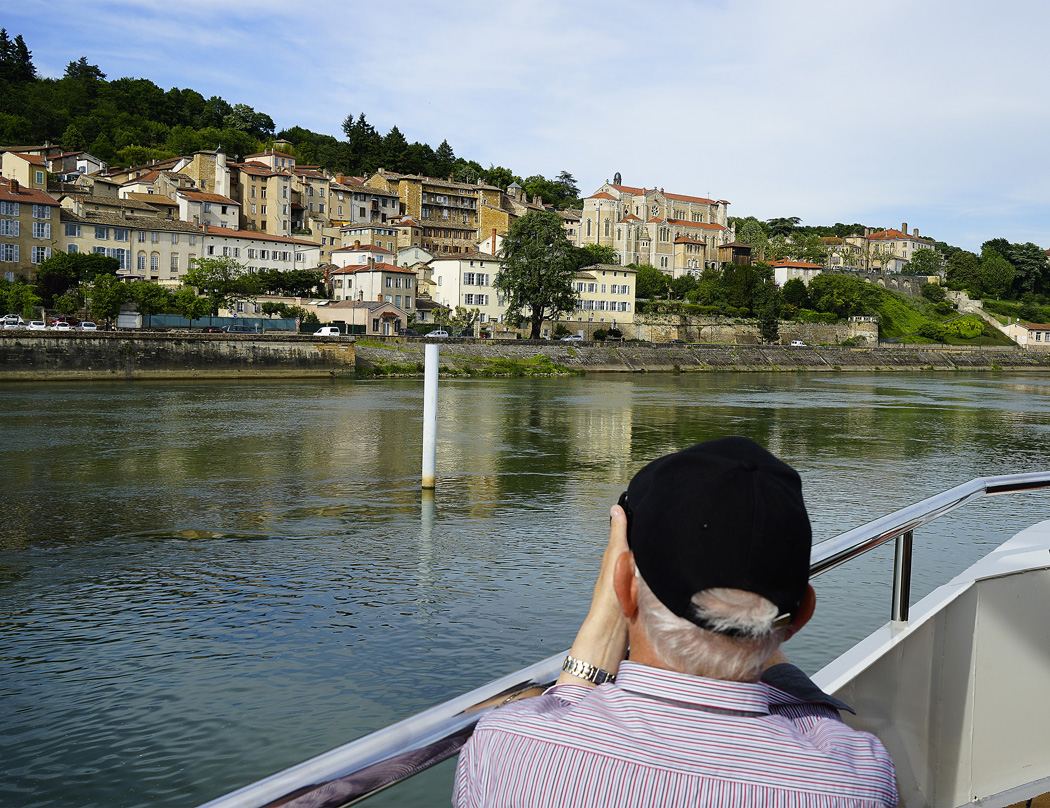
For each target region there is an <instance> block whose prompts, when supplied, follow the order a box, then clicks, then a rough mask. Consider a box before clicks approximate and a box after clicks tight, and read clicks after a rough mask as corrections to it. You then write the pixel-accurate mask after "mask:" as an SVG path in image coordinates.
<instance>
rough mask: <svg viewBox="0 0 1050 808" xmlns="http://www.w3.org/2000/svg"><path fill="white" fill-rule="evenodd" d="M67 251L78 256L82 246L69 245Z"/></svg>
mask: <svg viewBox="0 0 1050 808" xmlns="http://www.w3.org/2000/svg"><path fill="white" fill-rule="evenodd" d="M66 251H67V252H68V253H69V254H70V255H76V254H77V253H78V252H80V246H79V245H77V244H67V245H66Z"/></svg>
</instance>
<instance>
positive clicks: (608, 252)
mask: <svg viewBox="0 0 1050 808" xmlns="http://www.w3.org/2000/svg"><path fill="white" fill-rule="evenodd" d="M575 252H576V265H577V266H579V267H589V266H593V265H594V264H616V263H618V261H617V260H616V250H614V249H613V248H612V247H609V246H603V245H601V244H584V245H583V246H582V247H578V248H576V251H575Z"/></svg>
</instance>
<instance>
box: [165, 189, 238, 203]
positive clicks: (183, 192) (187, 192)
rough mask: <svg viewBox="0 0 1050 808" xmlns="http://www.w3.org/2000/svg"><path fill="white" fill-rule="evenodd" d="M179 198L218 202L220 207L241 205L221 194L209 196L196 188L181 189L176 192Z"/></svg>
mask: <svg viewBox="0 0 1050 808" xmlns="http://www.w3.org/2000/svg"><path fill="white" fill-rule="evenodd" d="M175 193H176V194H177V195H179V196H185V197H187V198H189V199H192V200H193V201H194V202H217V203H219V204H220V205H238V206H239V205H240V204H241V203H240V202H237V201H235V200H233V199H230V198H229V197H228V196H222V195H220V194H209V193H205V192H204V191H198V190H197V189H196V188H180V189H179V190H177V191H176V192H175Z"/></svg>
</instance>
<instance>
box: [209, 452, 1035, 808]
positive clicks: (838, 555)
mask: <svg viewBox="0 0 1050 808" xmlns="http://www.w3.org/2000/svg"><path fill="white" fill-rule="evenodd" d="M1046 487H1050V472H1033V473H1028V474H1006V475H1000V476H996V477H978V478H976V479H973V480H970V481H969V482H966V483H963V484H962V485H957V486H956V487H955V488H951V489H949V490H947V491H943V492H941V493H939V494H935V495H934V496H932V497H929V498H927V499H924V500H922V501H921V502H916V503H915V504H913V505H908V506H907V507H904V508H901V509H900V510H898V511H894V512H893V513H890V514H887V515H886V516H883V517H881V518H879V519H875V520H874V521H872V522H868V523H867V524H864V525H861V526H860V527H855V528H853V529H852V530H847V531H846V532H845V533H842V534H840V535H838V536H836V537H835V538H832V539H828V540H827V541H824V542H821V543H820V544H817V545H815V546H814V547H813V551H812V553H811V555H810V575H811V576H818V575H821V574H823V573H825V572H827V571H828V570H831V569H833V568H835V567H837V566H839V565H840V564H844V563H846V562H847V561H850V560H851V559H854V558H857V557H859V556H861V555H864V554H865V553H868V552H870V551H871V550H873V549H875V548H876V547H879V546H881V545H883V544H886V543H888V542H891V541H893V542H895V543H896V553H895V556H894V573H893V595H892V601H891V606H890V619H891V620H892V621H901V622H903V621H907V619H908V609H909V602H910V590H911V561H912V548H913V544H914V538H913V537H914V531H915V529H916V528H918V527H921V526H922V525H924V524H926V523H928V522H931V521H932V520H934V519H937V518H938V517H940V516H943V515H945V514H947V513H949V512H951V511H954V510H955V509H956V508H960V507H962V506H963V505H966V504H968V503H970V502H973V501H974V500H976V499H979V498H981V497H984V496H988V495H994V494H1010V493H1015V492H1019V491H1031V490H1035V489H1040V488H1046ZM564 658H565V654H564V653H561V654H555V655H554V656H552V657H549V658H547V659H545V660H543V661H541V662H537V663H536V664H534V665H532V666H530V667H528V668H524V669H522V670H520V671H518V672H516V673H512V674H510V675H508V676H504V677H503V678H501V679H497V680H496V681H494V682H490V683H489V684H487V685H484V686H483V687H479V688H477V689H475V690H471V691H470V692H468V693H465V694H463V695H461V696H458V697H456V698H454V699H451V700H449V701H446V702H444V703H443V704H439V705H437V706H435V707H432V708H430V709H429V710H425V711H424V712H422V713H419V714H417V715H414V716H412V717H410V718H406V719H404V720H403V721H399V722H397V723H396V724H392V725H390V726H389V727H385V728H383V729H380V730H377V731H376V732H373V733H371V734H369V735H365V736H364V737H362V738H358V739H357V740H355V741H351V742H349V743H347V744H344V745H343V746H340V747H337V748H335V749H333V750H331V751H329V752H326V753H324V754H322V755H318V756H317V757H315V758H312V759H310V760H308V761H306V762H304V763H300V764H298V765H296V766H293V767H291V768H289V769H285V770H284V771H281V772H278V773H277V774H274V775H271V776H269V777H267V778H265V779H263V780H259V781H258V782H255V783H252V784H251V785H247V786H245V787H243V788H241V789H238V790H237V791H234V792H231V793H230V794H227V795H225V796H223V797H219V798H217V799H215V800H212V801H211V802H208V803H206V804H205V805H204V806H202V807H201V808H265V807H266V806H276V805H281V806H290V807H291V806H294V807H295V808H306V806H309V807H310V808H339V806H344V805H351V804H353V803H355V802H358V801H360V800H363V799H365V798H366V797H369V796H371V795H372V794H375V793H377V792H379V791H381V790H383V789H385V788H387V787H389V786H392V785H395V784H396V783H399V782H401V781H402V780H404V779H406V778H408V777H410V776H412V775H413V774H416V773H418V772H420V771H423V770H424V769H426V768H428V767H430V766H433V765H434V764H436V763H440V762H441V761H443V760H446V759H447V758H449V757H451V756H453V755H455V754H456V753H457V752H458V751H459V749H460V748H461V747H462V745H463V744H464V743H465V742H466V740H467V738H469V737H470V733H471V732H472V731H473V728H474V725H475V724H476V723H477V721H478V719H479V718H481V716H482V715H484V714H485V713H486V712H488V711H489V710H491V709H494V708H496V707H498V706H500V705H501V704H503V703H505V702H506V701H509V700H511V699H513V698H515V697H517V696H519V695H521V694H524V693H527V692H528V691H533V690H534V691H535V692H540V691H541V690H542V689H544V688H546V687H548V686H549V685H551V684H552V683H553V682H554V681H555V679H557V677H558V674H559V673H560V671H561V664H562V661H563V659H564Z"/></svg>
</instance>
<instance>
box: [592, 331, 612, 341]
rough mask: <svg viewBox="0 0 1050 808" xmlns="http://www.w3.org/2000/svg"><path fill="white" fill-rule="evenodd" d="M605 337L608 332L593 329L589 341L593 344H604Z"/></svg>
mask: <svg viewBox="0 0 1050 808" xmlns="http://www.w3.org/2000/svg"><path fill="white" fill-rule="evenodd" d="M607 336H609V332H608V331H606V330H605V329H604V328H596V329H594V333H593V334H591V339H593V340H594V341H595V342H605V338H606V337H607Z"/></svg>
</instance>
